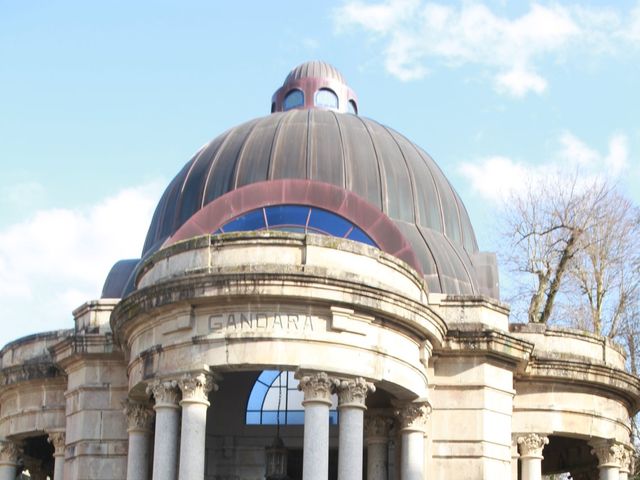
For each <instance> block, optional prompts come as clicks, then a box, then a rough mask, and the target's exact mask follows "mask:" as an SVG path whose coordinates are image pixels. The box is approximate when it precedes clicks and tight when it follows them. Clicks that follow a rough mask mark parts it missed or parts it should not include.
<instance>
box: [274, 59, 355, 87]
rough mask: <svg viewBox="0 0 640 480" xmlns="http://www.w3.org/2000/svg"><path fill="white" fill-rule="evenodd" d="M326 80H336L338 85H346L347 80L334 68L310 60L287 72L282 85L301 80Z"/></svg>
mask: <svg viewBox="0 0 640 480" xmlns="http://www.w3.org/2000/svg"><path fill="white" fill-rule="evenodd" d="M309 77H311V78H326V79H332V80H336V81H338V82H340V83H343V84H345V85H346V84H347V80H346V79H345V78H344V77H343V76H342V74H341V73H340V72H339V71H338V69H337V68H336V67H334V66H333V65H330V64H328V63H326V62H321V61H319V60H312V61H310V62H305V63H303V64H301V65H298V66H297V67H296V68H294V69H293V70H291V71H290V72H289V75H287V78H286V79H285V81H284V84H285V85H286V84H288V83H291V82H292V81H294V80H301V79H303V78H309Z"/></svg>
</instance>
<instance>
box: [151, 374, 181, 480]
mask: <svg viewBox="0 0 640 480" xmlns="http://www.w3.org/2000/svg"><path fill="white" fill-rule="evenodd" d="M148 391H149V392H151V393H153V396H154V398H155V400H156V404H155V406H154V407H153V409H154V410H155V412H156V428H155V435H154V444H153V445H154V448H153V480H176V478H177V471H178V435H179V428H180V410H179V409H180V407H179V406H178V398H179V395H180V392H179V391H178V389H177V382H175V381H165V382H160V381H156V382H154V383H153V384H152V385H150V386H149V388H148Z"/></svg>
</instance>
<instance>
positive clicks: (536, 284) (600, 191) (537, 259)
mask: <svg viewBox="0 0 640 480" xmlns="http://www.w3.org/2000/svg"><path fill="white" fill-rule="evenodd" d="M611 191H612V190H611V189H610V188H609V186H608V185H606V184H604V183H601V182H595V181H594V182H592V183H589V184H586V183H584V182H579V181H578V177H577V176H574V177H573V178H571V179H566V178H565V179H561V178H559V177H557V176H550V177H549V178H545V179H543V180H540V181H537V182H535V183H531V184H529V185H528V187H527V188H526V189H525V191H524V192H522V193H519V194H517V195H512V196H511V198H509V200H508V203H507V205H506V212H505V220H506V228H505V229H504V236H505V238H506V239H507V241H508V246H507V249H508V251H509V255H508V256H507V257H506V261H507V264H508V265H509V267H510V268H511V270H513V271H515V272H517V273H519V274H526V275H530V276H532V277H533V282H532V283H529V289H530V291H529V294H530V301H529V304H528V312H527V317H528V321H529V322H533V323H547V322H549V320H550V319H551V317H552V314H553V312H554V306H555V303H556V298H557V296H558V294H559V293H560V292H561V287H562V285H563V282H565V281H566V278H567V276H568V275H570V273H571V271H572V265H573V263H574V258H575V256H576V255H577V254H579V253H580V252H583V251H584V250H585V248H586V247H587V245H588V242H590V241H591V239H590V238H589V235H588V234H587V233H589V232H593V231H595V229H596V226H597V225H599V224H601V222H602V218H600V217H601V215H603V214H604V213H605V212H606V209H604V208H603V207H602V204H603V203H606V201H607V198H608V197H609V195H610V194H611Z"/></svg>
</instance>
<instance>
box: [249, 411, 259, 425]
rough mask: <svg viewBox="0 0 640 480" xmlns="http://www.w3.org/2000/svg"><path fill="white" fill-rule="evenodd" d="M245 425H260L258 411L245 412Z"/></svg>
mask: <svg viewBox="0 0 640 480" xmlns="http://www.w3.org/2000/svg"><path fill="white" fill-rule="evenodd" d="M247 425H260V412H247Z"/></svg>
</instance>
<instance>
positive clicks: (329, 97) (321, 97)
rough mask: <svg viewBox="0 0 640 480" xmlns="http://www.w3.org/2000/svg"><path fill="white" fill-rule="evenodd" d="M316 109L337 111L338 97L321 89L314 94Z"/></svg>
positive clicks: (329, 91) (325, 89) (327, 90)
mask: <svg viewBox="0 0 640 480" xmlns="http://www.w3.org/2000/svg"><path fill="white" fill-rule="evenodd" d="M315 105H316V107H322V108H334V109H336V110H337V109H338V96H337V95H336V94H335V92H334V91H333V90H331V89H329V88H321V89H320V90H318V91H317V92H316V98H315Z"/></svg>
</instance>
